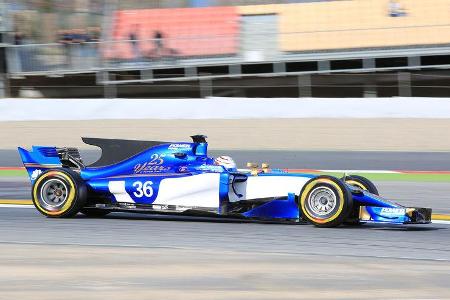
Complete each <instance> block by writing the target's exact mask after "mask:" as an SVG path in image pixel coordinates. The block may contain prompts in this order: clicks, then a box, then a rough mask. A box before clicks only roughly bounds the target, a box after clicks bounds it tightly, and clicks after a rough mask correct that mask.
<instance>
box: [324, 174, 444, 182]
mask: <svg viewBox="0 0 450 300" xmlns="http://www.w3.org/2000/svg"><path fill="white" fill-rule="evenodd" d="M321 174H328V175H332V176H336V177H342V176H343V175H344V174H343V173H321ZM352 174H355V175H360V176H364V177H366V178H368V179H370V180H373V181H420V182H450V174H409V173H407V174H402V173H352ZM347 175H351V174H347Z"/></svg>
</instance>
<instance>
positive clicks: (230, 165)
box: [214, 156, 236, 171]
mask: <svg viewBox="0 0 450 300" xmlns="http://www.w3.org/2000/svg"><path fill="white" fill-rule="evenodd" d="M214 164H215V165H218V166H223V167H224V168H225V169H226V170H228V171H232V170H236V163H235V162H234V160H233V159H232V158H231V157H229V156H219V157H216V158H215V159H214Z"/></svg>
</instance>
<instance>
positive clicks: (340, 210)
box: [299, 176, 353, 227]
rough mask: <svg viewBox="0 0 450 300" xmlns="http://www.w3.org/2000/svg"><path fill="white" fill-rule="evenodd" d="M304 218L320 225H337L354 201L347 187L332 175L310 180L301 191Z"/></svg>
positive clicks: (345, 215)
mask: <svg viewBox="0 0 450 300" xmlns="http://www.w3.org/2000/svg"><path fill="white" fill-rule="evenodd" d="M299 206H300V211H301V213H302V218H303V219H305V220H307V221H309V222H310V223H312V224H314V225H316V226H318V227H336V226H339V225H341V224H342V223H343V222H344V220H345V219H346V218H347V216H348V215H349V213H350V211H351V209H352V206H353V202H352V196H351V194H350V192H349V191H348V189H347V187H346V186H345V185H344V184H343V183H342V182H341V181H340V180H339V179H337V178H334V177H332V176H319V177H316V178H313V179H311V180H310V181H308V182H307V183H306V184H305V186H304V187H303V189H302V191H301V192H300V196H299Z"/></svg>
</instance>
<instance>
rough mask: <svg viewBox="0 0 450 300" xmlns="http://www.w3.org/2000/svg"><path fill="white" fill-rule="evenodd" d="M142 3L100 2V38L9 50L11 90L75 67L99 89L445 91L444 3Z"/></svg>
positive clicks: (447, 15)
mask: <svg viewBox="0 0 450 300" xmlns="http://www.w3.org/2000/svg"><path fill="white" fill-rule="evenodd" d="M147 2H148V3H147ZM147 2H145V3H144V2H142V1H107V2H104V3H103V6H102V12H103V16H102V18H101V22H100V24H99V26H101V28H102V31H101V32H102V34H101V37H100V39H99V40H95V41H90V40H85V41H83V42H77V43H61V42H59V43H28V44H16V45H13V44H10V45H7V46H6V54H7V62H8V70H7V72H8V78H10V79H11V82H12V84H10V85H11V86H17V85H20V84H21V82H24V81H23V79H24V78H27V79H29V78H33V81H34V82H44V81H46V80H47V81H49V82H50V81H52V80H55V79H50V78H55V77H57V78H58V79H57V81H58V82H64V80H63V79H61V78H73V76H75V75H74V74H77V75H76V76H78V77H77V78H83V79H82V80H81V81H84V82H86V84H88V85H93V88H92V89H90V90H91V91H95V88H94V87H100V89H101V91H102V93H106V94H107V95H108V96H117V95H118V94H119V95H120V94H121V90H122V91H125V90H128V92H126V93H125V94H126V95H133V90H134V91H137V90H141V91H142V92H137V93H136V94H139V96H143V95H144V96H145V95H146V93H147V92H145V91H149V95H151V94H152V93H151V90H152V89H153V90H158V86H159V87H160V92H158V93H159V94H161V95H162V94H164V93H163V91H164V89H166V90H168V91H169V93H168V95H170V91H174V89H167V87H168V86H171V85H172V86H174V87H178V88H175V89H178V90H179V91H180V93H181V94H183V93H182V91H183V88H180V87H181V86H183V85H185V86H186V93H187V94H189V95H197V96H208V95H217V94H218V95H224V96H227V95H239V96H249V95H250V96H252V95H258V96H260V95H267V96H274V95H276V96H333V95H336V96H353V97H355V96H397V95H398V96H427V95H430V96H433V95H435V96H450V84H449V80H448V76H450V73H449V71H448V70H449V69H450V1H449V0H427V1H423V0H328V1H325V0H322V1H314V0H309V1H308V0H303V1H277V3H274V2H275V1H212V0H211V1H207V0H204V1H200V0H196V1H147ZM77 25H78V24H77ZM91 25H92V24H91ZM54 31H56V29H55V30H54ZM74 32H75V33H76V31H74ZM82 76H84V77H82ZM93 78H95V84H93V83H92V81H93ZM67 80H69V81H71V82H73V79H67ZM227 87H228V88H227ZM269 87H270V88H269ZM269 89H270V90H269ZM194 90H197V91H198V92H193V91H194ZM258 90H259V91H260V92H259V93H258V92H257V91H258ZM333 90H334V91H333ZM66 91H67V90H66ZM94 93H97V92H94ZM125 94H123V95H125ZM153 95H154V94H153ZM86 96H87V94H86ZM174 96H178V94H174Z"/></svg>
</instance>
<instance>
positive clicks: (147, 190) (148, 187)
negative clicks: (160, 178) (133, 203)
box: [133, 181, 153, 198]
mask: <svg viewBox="0 0 450 300" xmlns="http://www.w3.org/2000/svg"><path fill="white" fill-rule="evenodd" d="M152 184H153V182H152V181H146V182H144V183H142V182H141V181H135V182H133V187H134V188H136V192H133V195H134V196H135V197H136V198H142V197H143V196H145V197H147V198H149V197H151V196H153V187H152Z"/></svg>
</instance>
